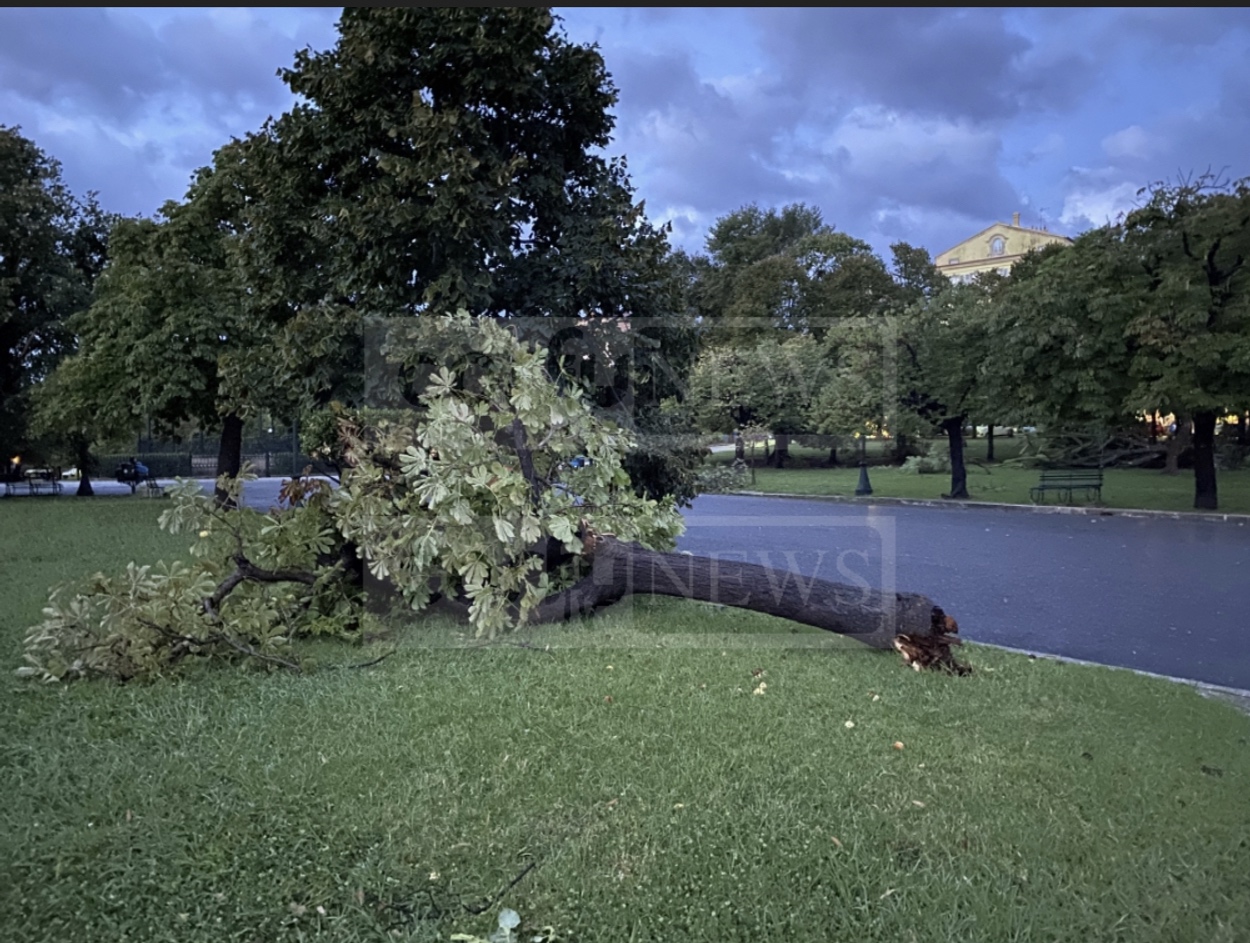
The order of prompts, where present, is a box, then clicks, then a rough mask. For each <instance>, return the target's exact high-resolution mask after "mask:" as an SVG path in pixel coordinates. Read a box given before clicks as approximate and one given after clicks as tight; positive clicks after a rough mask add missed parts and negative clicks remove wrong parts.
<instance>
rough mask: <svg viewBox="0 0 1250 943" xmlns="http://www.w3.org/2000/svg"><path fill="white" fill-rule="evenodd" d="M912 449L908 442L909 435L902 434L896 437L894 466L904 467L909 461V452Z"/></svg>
mask: <svg viewBox="0 0 1250 943" xmlns="http://www.w3.org/2000/svg"><path fill="white" fill-rule="evenodd" d="M909 448H911V443H910V442H908V441H907V433H905V432H900V433H899V434H898V435H896V436H895V437H894V464H895V465H902V464H903V462H905V461H907V450H908V449H909Z"/></svg>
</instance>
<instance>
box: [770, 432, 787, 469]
mask: <svg viewBox="0 0 1250 943" xmlns="http://www.w3.org/2000/svg"><path fill="white" fill-rule="evenodd" d="M775 445H776V447H775V448H774V449H773V464H775V465H776V466H777V467H778V468H782V467H784V465H785V461H786V459H788V458H789V457H790V436H789V434H788V433H784V432H779V433H777V435H776V440H775Z"/></svg>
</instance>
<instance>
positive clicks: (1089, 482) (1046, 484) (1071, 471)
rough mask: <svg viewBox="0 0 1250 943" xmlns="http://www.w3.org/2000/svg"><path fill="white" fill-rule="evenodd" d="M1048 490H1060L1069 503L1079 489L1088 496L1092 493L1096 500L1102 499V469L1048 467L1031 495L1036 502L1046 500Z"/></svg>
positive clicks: (1031, 489)
mask: <svg viewBox="0 0 1250 943" xmlns="http://www.w3.org/2000/svg"><path fill="white" fill-rule="evenodd" d="M1048 491H1057V492H1059V494H1060V495H1061V496H1062V497H1064V498H1066V499H1067V501H1066V503H1068V504H1071V503H1072V496H1073V494H1075V493H1076V492H1078V491H1080V492H1084V494H1085V496H1086V497H1090V496H1091V495H1092V496H1093V497H1094V499H1095V500H1097V501H1102V469H1101V468H1067V469H1046V470H1045V471H1043V472H1042V477H1041V480H1040V481H1039V482H1038V483H1037V484H1036V485H1034V486H1033V487H1032V488H1030V489H1029V497H1030V498H1031V499H1032V500H1033V502H1034V503H1036V502H1038V501H1043V502H1044V500H1045V497H1046V492H1048Z"/></svg>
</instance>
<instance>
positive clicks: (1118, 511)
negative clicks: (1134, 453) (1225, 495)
mask: <svg viewBox="0 0 1250 943" xmlns="http://www.w3.org/2000/svg"><path fill="white" fill-rule="evenodd" d="M728 496H729V497H734V496H738V497H744V498H791V499H795V500H803V501H831V502H834V503H836V504H859V505H863V506H864V507H873V506H874V505H876V506H884V507H921V508H972V509H975V510H983V509H992V510H998V511H1030V512H1032V513H1034V514H1076V515H1082V516H1085V517H1143V518H1157V519H1162V520H1172V521H1210V522H1214V523H1222V524H1238V525H1240V526H1242V527H1245V526H1246V525H1247V524H1248V523H1250V514H1220V513H1210V512H1197V511H1148V510H1145V509H1144V508H1143V509H1138V508H1090V507H1069V506H1066V505H1059V504H1004V503H1001V502H997V501H934V500H932V499H929V498H885V497H881V498H878V497H852V496H851V495H845V494H777V493H775V492H769V491H732V492H728Z"/></svg>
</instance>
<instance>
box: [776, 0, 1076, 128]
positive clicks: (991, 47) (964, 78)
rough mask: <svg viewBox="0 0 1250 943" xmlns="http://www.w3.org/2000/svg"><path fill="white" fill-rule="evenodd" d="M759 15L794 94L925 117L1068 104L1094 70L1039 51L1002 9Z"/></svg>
mask: <svg viewBox="0 0 1250 943" xmlns="http://www.w3.org/2000/svg"><path fill="white" fill-rule="evenodd" d="M756 16H757V19H758V22H759V25H760V28H761V30H762V36H763V39H762V42H763V45H764V48H765V49H766V50H767V51H768V53H769V54H770V55H771V56H772V57H773V59H774V60H775V61H776V62H777V64H778V67H779V68H780V69H781V70H782V71H783V74H784V75H785V76H786V79H787V81H788V82H789V83H790V84H792V85H793V86H794V87H795V89H796V90H797V91H799V92H801V93H805V94H808V95H828V94H834V95H844V96H848V97H852V98H855V99H860V100H863V99H866V100H868V101H871V102H875V103H878V104H881V105H884V106H887V107H889V108H894V109H898V110H900V111H906V112H910V113H914V114H920V115H936V116H942V117H946V118H967V119H971V120H974V121H999V120H1003V119H1007V118H1011V117H1013V116H1015V115H1018V114H1020V113H1021V112H1022V111H1024V110H1027V109H1034V108H1051V107H1056V108H1059V107H1067V106H1068V105H1070V104H1071V102H1072V101H1073V99H1074V92H1076V91H1077V90H1079V89H1080V88H1081V87H1082V84H1083V82H1086V81H1088V80H1089V78H1090V76H1091V74H1092V70H1093V67H1092V65H1091V63H1090V62H1088V61H1087V60H1086V59H1085V58H1084V57H1082V56H1080V55H1077V54H1076V53H1067V54H1065V55H1064V56H1062V57H1061V58H1059V59H1058V60H1056V58H1055V57H1052V56H1047V55H1039V54H1038V53H1037V52H1036V51H1035V50H1034V48H1033V44H1032V42H1031V41H1030V40H1028V39H1027V38H1025V37H1024V36H1022V35H1020V34H1019V33H1016V32H1012V31H1011V30H1010V29H1008V27H1007V26H1006V25H1005V22H1004V16H1003V13H1002V12H1001V11H997V10H966V9H965V10H941V9H889V8H883V9H828V8H810V9H777V10H761V11H759V12H758V13H757V14H756ZM830 86H832V87H830Z"/></svg>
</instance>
